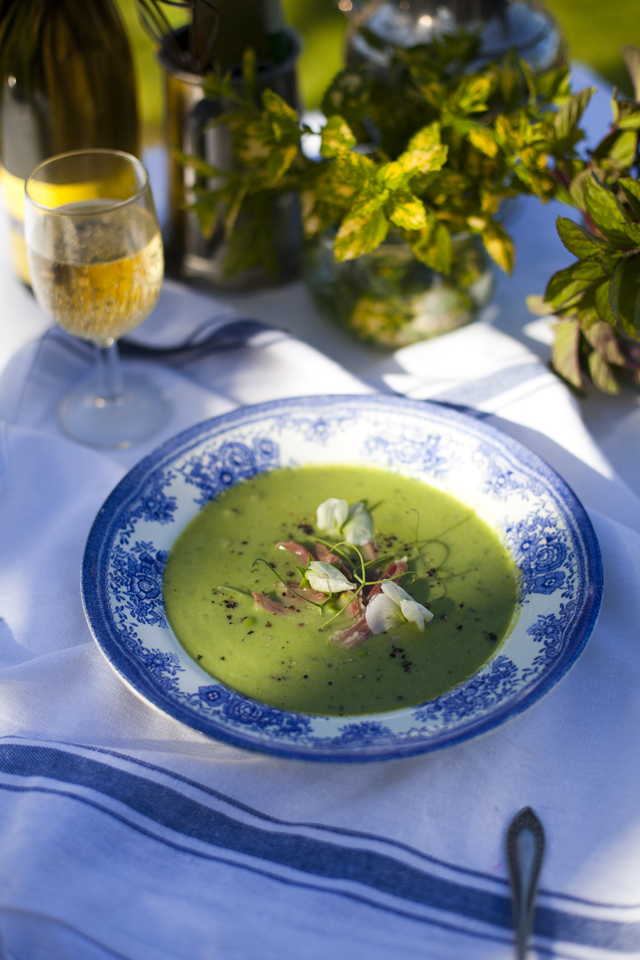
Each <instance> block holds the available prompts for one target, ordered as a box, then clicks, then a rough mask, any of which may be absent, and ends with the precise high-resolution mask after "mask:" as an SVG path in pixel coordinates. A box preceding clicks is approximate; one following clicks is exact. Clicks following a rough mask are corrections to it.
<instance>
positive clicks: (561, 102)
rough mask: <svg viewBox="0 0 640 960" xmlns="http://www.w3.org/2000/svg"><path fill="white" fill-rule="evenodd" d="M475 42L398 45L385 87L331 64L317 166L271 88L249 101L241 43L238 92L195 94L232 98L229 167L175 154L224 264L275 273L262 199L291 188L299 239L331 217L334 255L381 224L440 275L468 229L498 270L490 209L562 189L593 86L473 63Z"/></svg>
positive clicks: (500, 238)
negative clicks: (224, 254) (187, 168)
mask: <svg viewBox="0 0 640 960" xmlns="http://www.w3.org/2000/svg"><path fill="white" fill-rule="evenodd" d="M478 49H479V39H478V37H477V36H475V35H471V34H468V33H465V32H460V33H458V34H456V35H455V36H447V37H443V38H442V39H440V40H435V41H433V42H432V43H430V44H429V45H425V46H420V47H414V48H412V49H411V50H400V49H397V50H396V51H395V54H394V56H393V58H392V62H391V65H390V68H389V71H388V74H387V77H386V79H385V82H382V81H381V80H380V79H377V78H376V77H374V76H372V75H371V74H370V73H369V72H367V71H366V70H365V69H364V68H358V67H348V68H347V69H345V70H343V71H341V72H340V73H339V74H338V75H337V76H336V77H335V78H334V80H333V82H332V83H331V85H330V86H329V88H328V90H327V92H326V94H325V97H324V100H323V111H324V113H325V114H326V116H327V124H326V126H325V127H324V128H323V130H322V137H321V149H320V154H321V156H320V159H319V161H318V162H316V161H313V160H310V159H308V158H307V157H306V156H305V155H304V153H303V151H302V148H301V142H300V134H301V132H302V133H309V132H311V131H310V130H309V129H308V128H306V127H304V126H302V127H301V126H300V123H299V121H298V117H297V115H296V113H295V111H294V110H292V109H291V107H289V106H288V105H287V104H286V103H285V102H284V101H283V100H282V99H281V98H280V97H278V96H277V95H276V94H275V93H273V92H272V91H270V90H265V91H263V92H262V94H260V95H257V93H256V72H255V57H254V56H253V55H252V53H251V52H250V51H249V52H248V53H247V54H246V55H245V58H244V65H243V75H244V89H243V90H242V91H241V92H238V90H237V88H235V87H234V85H233V84H232V83H231V79H230V77H229V76H223V75H222V74H221V73H220V72H219V71H218V72H217V73H216V74H214V75H211V76H210V77H209V78H208V79H207V82H206V86H205V90H206V93H207V96H209V97H211V98H214V99H215V98H218V97H222V98H224V99H226V100H227V101H228V102H229V103H230V104H231V105H232V109H231V110H229V111H228V112H227V113H225V114H224V115H223V116H221V117H219V118H218V120H217V121H216V122H217V123H223V124H226V125H227V127H228V128H229V129H230V130H231V133H232V141H233V154H234V168H233V169H232V170H231V171H223V170H218V169H214V168H212V167H209V166H208V165H207V164H205V163H203V162H202V161H201V160H197V159H196V158H193V157H183V158H182V159H183V161H184V162H186V163H189V164H191V165H192V166H193V167H194V168H195V170H196V171H197V173H198V174H199V175H200V177H201V182H200V185H199V187H198V188H197V190H196V194H197V201H196V203H195V205H194V209H195V211H196V213H197V215H198V217H199V220H200V223H201V226H202V229H203V231H204V232H205V233H206V234H208V235H211V234H212V232H213V231H214V230H215V228H216V226H217V225H218V223H219V222H221V223H222V224H223V225H224V230H225V233H226V236H227V237H228V238H229V239H230V241H231V244H230V251H229V256H228V261H227V271H228V272H229V273H230V272H235V271H237V270H240V269H244V268H246V267H249V266H252V265H254V264H257V263H261V264H263V265H264V266H265V267H267V269H271V270H273V269H274V267H275V264H274V263H273V259H272V258H273V253H272V249H271V247H272V245H271V244H270V241H269V237H270V230H271V217H272V210H273V203H274V201H275V199H276V198H277V197H278V196H279V195H281V194H282V193H287V192H290V191H297V192H298V193H299V196H300V200H301V208H302V222H303V226H304V231H305V234H306V236H307V237H314V236H316V235H318V234H319V233H321V232H322V231H324V230H325V229H326V228H328V227H331V226H334V225H337V227H338V229H337V234H336V238H335V245H334V252H335V257H336V259H337V260H349V259H353V258H355V257H358V256H360V255H362V254H366V253H369V252H370V251H372V250H374V249H376V248H377V247H378V246H379V245H380V244H381V243H382V242H383V241H384V240H385V238H386V237H387V235H388V234H389V232H390V231H392V232H393V233H395V234H396V235H399V236H400V237H402V239H404V240H405V241H406V242H407V243H408V244H409V245H410V247H411V249H412V251H413V253H414V255H415V256H416V258H417V259H418V260H419V261H421V262H422V263H424V264H426V265H427V266H428V267H431V268H432V269H434V270H437V271H439V272H440V273H443V274H448V273H449V272H450V270H451V265H452V244H451V238H452V236H454V235H457V234H460V233H472V234H478V235H479V236H480V237H481V239H482V242H483V243H484V246H485V248H486V249H487V251H488V253H489V255H490V256H491V257H492V258H493V260H494V261H495V262H496V263H497V264H498V265H499V266H500V267H502V269H503V270H505V271H507V272H510V271H511V269H512V268H513V262H514V248H513V242H512V240H511V238H510V237H509V235H508V233H507V232H506V230H505V229H504V226H503V225H502V223H501V222H500V219H499V216H498V212H499V209H500V206H501V204H502V203H503V201H504V200H507V199H509V198H511V197H516V196H518V195H519V194H533V195H535V196H537V197H539V198H540V199H541V200H542V201H546V200H548V199H549V198H551V197H554V196H556V195H557V194H558V192H559V191H561V190H562V189H563V186H564V185H563V179H562V177H559V176H557V175H556V172H555V171H556V169H557V168H561V169H562V170H563V171H565V172H566V171H568V172H569V174H570V175H571V177H573V175H574V174H575V173H577V172H578V166H579V163H580V161H579V158H578V155H577V153H576V150H575V147H576V144H577V143H578V142H579V141H580V139H581V138H582V136H583V134H582V132H581V130H580V129H579V126H578V125H579V122H580V118H581V116H582V113H583V111H584V108H585V107H586V105H587V103H588V100H589V97H590V96H591V93H592V90H590V89H587V90H583V91H581V92H580V93H578V94H576V95H571V92H570V89H569V75H568V70H567V68H566V67H562V68H560V69H554V70H550V71H548V72H546V73H543V74H539V75H534V74H533V73H532V72H531V70H530V69H529V67H528V66H527V65H526V63H524V62H522V61H518V60H517V58H516V57H515V56H514V55H508V56H506V57H505V58H503V59H501V60H500V61H496V62H493V63H489V64H486V65H482V66H479V67H478V66H477V64H478V63H479V61H478ZM474 65H475V67H474ZM563 175H564V174H563ZM565 179H566V177H565Z"/></svg>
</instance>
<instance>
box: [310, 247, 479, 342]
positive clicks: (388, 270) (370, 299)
mask: <svg viewBox="0 0 640 960" xmlns="http://www.w3.org/2000/svg"><path fill="white" fill-rule="evenodd" d="M336 232H337V231H336V228H333V229H331V230H327V231H325V232H324V233H322V234H320V236H319V237H317V238H315V239H314V240H312V241H309V242H308V243H307V245H306V249H305V254H304V262H303V263H304V265H303V269H304V278H305V281H306V284H307V287H308V289H309V291H310V293H311V296H312V297H313V299H314V301H315V302H316V304H317V305H318V307H319V308H320V310H321V311H322V313H323V314H324V315H325V316H326V317H328V318H329V319H331V320H333V321H335V322H336V323H338V324H339V325H340V326H341V327H343V328H344V329H346V330H348V331H349V333H352V334H353V335H354V336H356V337H358V338H359V339H360V340H364V341H366V342H367V343H371V344H374V345H375V346H378V347H383V348H387V349H394V350H395V349H397V348H399V347H406V346H408V345H409V344H411V343H416V342H417V341H419V340H428V339H429V338H431V337H437V336H439V335H440V334H442V333H448V332H449V331H451V330H457V329H458V328H459V327H463V326H465V324H467V323H470V322H471V321H472V320H473V319H474V318H475V316H476V315H477V313H478V311H479V310H480V309H482V307H484V306H485V305H486V304H487V303H488V302H489V300H490V299H491V295H492V293H493V270H492V266H491V261H490V259H489V256H488V255H487V253H486V251H485V249H484V247H483V245H482V241H481V240H480V238H479V237H478V236H476V235H474V234H470V233H464V234H458V235H456V236H454V237H452V243H453V266H452V270H451V273H450V274H449V275H448V276H444V275H443V274H441V273H438V272H437V271H435V270H431V269H430V268H429V267H427V266H425V264H423V263H421V262H420V261H419V260H417V259H416V257H415V256H414V254H413V252H412V250H411V247H410V246H409V245H408V244H407V243H406V242H405V241H404V240H403V239H402V237H401V236H400V235H399V234H394V233H391V234H389V236H388V237H387V239H386V240H385V241H384V243H382V244H381V245H380V246H379V247H378V248H377V249H376V250H373V251H372V252H371V253H367V254H364V255H363V256H361V257H356V258H355V259H354V260H345V261H343V262H338V261H337V260H336V259H335V257H334V255H333V243H334V239H335V236H336Z"/></svg>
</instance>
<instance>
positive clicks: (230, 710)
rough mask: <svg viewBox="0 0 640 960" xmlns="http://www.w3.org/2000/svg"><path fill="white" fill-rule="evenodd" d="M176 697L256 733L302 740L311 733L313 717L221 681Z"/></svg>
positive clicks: (199, 711) (206, 712)
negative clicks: (273, 704)
mask: <svg viewBox="0 0 640 960" xmlns="http://www.w3.org/2000/svg"><path fill="white" fill-rule="evenodd" d="M175 696H176V697H177V698H178V699H179V700H181V701H182V702H183V703H185V704H186V705H188V706H189V707H191V708H192V709H195V710H196V711H197V712H198V713H204V714H205V715H206V716H208V717H219V718H220V719H221V720H224V722H225V723H226V724H229V723H231V724H235V725H236V726H239V727H242V728H243V729H249V730H252V731H254V732H260V731H265V730H268V731H269V733H270V734H271V735H275V736H278V737H284V738H285V739H287V738H292V739H294V740H299V739H300V738H301V737H302V738H304V739H306V738H309V737H310V734H311V720H310V719H309V717H305V716H304V715H302V714H299V713H288V712H287V711H286V710H278V709H276V708H275V707H269V706H267V705H266V704H264V703H258V702H257V701H256V700H250V699H248V698H247V697H243V696H241V695H240V694H238V693H235V691H233V690H229V689H228V688H227V687H223V686H222V685H221V684H220V685H218V684H216V685H215V686H214V685H211V686H207V687H199V688H198V692H197V693H182V692H180V691H177V692H176V694H175Z"/></svg>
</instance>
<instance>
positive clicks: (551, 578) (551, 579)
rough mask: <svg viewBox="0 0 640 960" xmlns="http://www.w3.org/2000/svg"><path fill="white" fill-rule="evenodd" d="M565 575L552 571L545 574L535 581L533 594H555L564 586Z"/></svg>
mask: <svg viewBox="0 0 640 960" xmlns="http://www.w3.org/2000/svg"><path fill="white" fill-rule="evenodd" d="M564 579H565V575H564V573H563V572H562V570H551V571H550V572H549V573H543V574H541V575H540V576H539V577H536V578H535V579H534V581H533V591H532V592H533V593H555V592H556V590H559V589H560V588H561V587H562V586H563V584H564Z"/></svg>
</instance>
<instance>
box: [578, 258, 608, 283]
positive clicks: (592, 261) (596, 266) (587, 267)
mask: <svg viewBox="0 0 640 960" xmlns="http://www.w3.org/2000/svg"><path fill="white" fill-rule="evenodd" d="M571 276H572V277H573V279H574V280H599V279H600V277H604V276H606V271H605V269H604V267H603V265H602V260H600V259H599V257H590V258H589V259H588V260H581V261H580V263H577V264H576V265H575V266H574V267H572V268H571Z"/></svg>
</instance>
